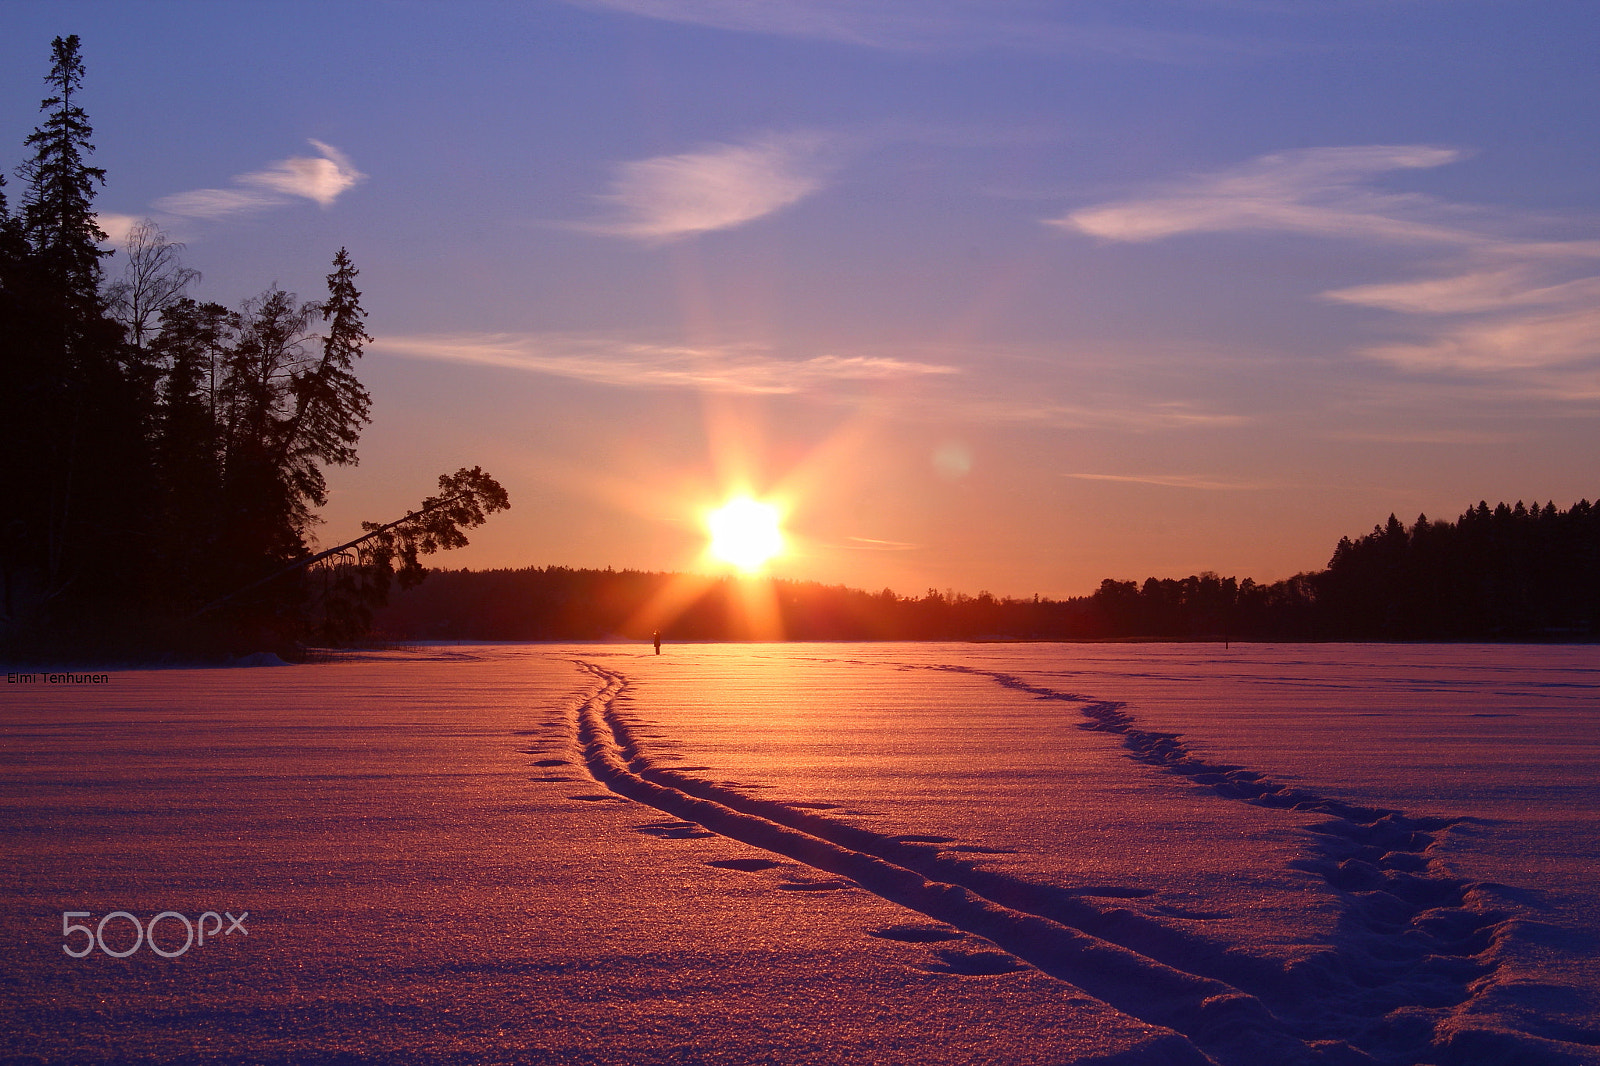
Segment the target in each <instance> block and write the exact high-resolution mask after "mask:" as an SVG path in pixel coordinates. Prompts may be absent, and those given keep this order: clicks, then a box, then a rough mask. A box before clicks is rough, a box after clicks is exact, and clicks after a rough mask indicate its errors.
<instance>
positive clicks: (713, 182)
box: [579, 133, 834, 243]
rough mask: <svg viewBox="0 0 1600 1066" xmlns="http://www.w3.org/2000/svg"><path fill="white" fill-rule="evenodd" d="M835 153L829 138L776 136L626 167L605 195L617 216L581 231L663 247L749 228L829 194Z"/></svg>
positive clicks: (637, 162) (589, 225) (792, 135)
mask: <svg viewBox="0 0 1600 1066" xmlns="http://www.w3.org/2000/svg"><path fill="white" fill-rule="evenodd" d="M833 147H834V145H833V142H832V141H831V140H830V139H829V138H827V137H825V136H823V135H821V134H816V133H790V134H771V135H768V136H766V137H761V138H757V139H755V140H752V141H749V142H746V143H743V144H713V145H708V146H706V147H704V148H701V149H700V150H698V151H694V152H685V153H683V154H681V155H663V156H655V157H654V158H651V159H640V160H635V161H633V162H629V163H623V164H621V165H620V166H619V167H617V170H616V173H615V176H614V177H613V178H612V182H611V191H610V192H609V193H607V194H605V195H603V196H602V197H600V199H601V200H602V201H604V202H606V203H607V204H609V205H610V206H611V208H612V209H613V217H612V218H611V219H608V220H602V221H598V222H592V223H582V224H580V225H579V228H582V229H587V230H589V231H591V232H595V233H603V234H608V235H611V236H617V237H632V238H635V239H638V240H644V241H648V242H656V243H659V242H664V241H671V240H676V239H678V238H682V237H688V236H691V235H694V234H698V233H708V232H711V231H712V230H721V229H730V228H732V227H734V226H741V225H743V224H745V223H746V222H753V221H755V220H756V219H758V218H764V217H765V216H767V215H770V214H772V213H774V212H776V211H779V210H782V209H783V208H785V207H788V206H790V205H792V204H795V203H798V202H799V201H801V200H803V199H805V198H806V197H807V196H810V195H811V194H812V193H815V192H817V191H818V190H819V189H821V188H822V187H823V185H824V184H826V181H827V178H828V176H829V174H830V173H831V172H832V170H833V168H834V162H833V158H832V157H833V151H832V149H833Z"/></svg>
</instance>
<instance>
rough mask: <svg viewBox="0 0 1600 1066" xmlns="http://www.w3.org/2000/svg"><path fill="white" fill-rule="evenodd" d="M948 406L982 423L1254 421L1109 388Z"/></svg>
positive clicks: (1074, 425)
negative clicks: (1087, 394)
mask: <svg viewBox="0 0 1600 1066" xmlns="http://www.w3.org/2000/svg"><path fill="white" fill-rule="evenodd" d="M945 410H946V412H947V413H948V414H950V415H953V416H958V417H962V418H966V419H970V420H972V421H977V422H1013V423H1022V424H1036V425H1044V426H1053V427H1055V428H1057V429H1095V430H1117V431H1126V432H1132V433H1147V432H1152V431H1157V430H1174V429H1223V428H1227V427H1232V426H1242V425H1245V424H1246V423H1248V422H1250V421H1251V419H1250V418H1248V417H1246V416H1244V415H1238V414H1232V413H1229V412H1225V411H1213V410H1207V409H1205V408H1203V407H1200V406H1199V405H1197V404H1193V403H1190V402H1187V401H1183V400H1151V399H1147V398H1143V397H1139V396H1136V395H1130V394H1127V393H1105V394H1103V395H1100V396H1097V397H1094V398H1092V399H1088V400H1085V401H1083V402H1077V403H1063V402H1060V401H1057V400H1053V399H1050V398H1049V397H1047V396H1040V395H1037V390H1035V394H1034V395H1031V396H1025V395H1021V394H1013V395H1007V396H996V397H978V396H961V397H955V398H952V399H951V400H950V401H949V402H948V406H947V408H946V409H945Z"/></svg>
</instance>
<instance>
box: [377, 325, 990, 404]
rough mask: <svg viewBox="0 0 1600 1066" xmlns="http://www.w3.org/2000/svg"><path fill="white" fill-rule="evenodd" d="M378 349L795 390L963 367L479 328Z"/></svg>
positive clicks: (396, 340)
mask: <svg viewBox="0 0 1600 1066" xmlns="http://www.w3.org/2000/svg"><path fill="white" fill-rule="evenodd" d="M373 350H374V351H381V352H388V353H390V354H393V355H403V356H408V357H411V358H418V359H441V360H445V361H448V362H457V363H473V364H477V365H479V366H495V367H505V368H508V369H512V370H524V371H528V372H530V373H538V374H554V375H556V376H558V377H565V378H572V379H575V380H579V381H590V382H594V383H596V384H601V385H614V386H622V387H628V388H693V389H701V390H706V391H710V392H731V393H755V394H775V395H782V394H793V393H803V392H811V391H815V390H819V389H823V388H825V387H828V386H834V385H838V384H840V383H848V382H883V381H893V380H906V379H914V378H922V377H930V376H933V377H939V376H944V375H950V374H956V373H959V371H958V370H957V368H955V367H952V366H942V365H938V364H934V363H922V362H915V361H911V360H905V359H894V358H886V357H882V356H866V355H814V356H811V357H809V358H803V359H786V358H783V357H781V356H779V355H777V354H775V353H773V352H772V351H770V350H768V349H765V348H762V347H759V346H756V345H725V346H721V347H688V346H672V345H661V344H648V343H641V342H638V341H630V340H622V339H618V338H615V337H608V336H603V335H586V334H542V335H539V334H507V333H500V334H474V335H463V336H448V337H380V338H379V339H378V340H377V341H376V342H374V344H373Z"/></svg>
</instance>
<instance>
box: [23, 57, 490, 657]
mask: <svg viewBox="0 0 1600 1066" xmlns="http://www.w3.org/2000/svg"><path fill="white" fill-rule="evenodd" d="M51 58H52V65H51V70H50V73H49V75H48V76H47V78H46V84H47V85H48V86H49V90H50V94H51V95H49V96H48V97H47V98H46V99H45V100H44V101H43V103H42V104H41V105H40V108H41V111H43V113H44V119H43V121H42V122H41V123H40V125H39V126H38V127H37V128H36V129H35V130H34V132H33V133H32V134H31V135H30V136H29V137H28V138H27V142H26V145H27V148H28V149H29V152H30V154H29V156H28V158H27V159H26V160H25V161H24V162H23V164H22V165H21V167H19V168H18V176H19V177H20V178H21V180H22V183H23V186H24V191H23V196H22V201H21V204H20V205H19V208H18V209H17V210H16V211H12V210H11V209H10V207H9V205H8V203H7V200H6V197H5V188H4V179H3V178H0V402H3V404H4V410H5V418H4V429H3V433H4V437H3V442H0V443H3V447H0V493H3V500H4V504H3V507H4V510H3V512H0V652H4V653H6V654H8V655H11V656H36V655H59V654H63V653H66V654H76V655H86V654H88V655H93V654H107V653H110V654H139V655H145V654H151V653H162V652H189V653H194V652H200V653H223V652H238V651H256V650H264V649H272V650H278V651H280V653H292V652H293V650H294V649H295V648H296V647H297V646H299V645H300V644H301V643H302V642H304V641H308V640H337V639H341V638H345V637H349V636H353V635H355V634H357V633H359V632H361V631H362V630H363V629H364V626H365V622H366V620H367V617H368V614H369V612H370V610H371V609H372V607H374V606H376V605H377V604H379V603H381V602H382V601H383V599H384V596H385V594H386V592H387V590H388V587H389V584H390V581H391V580H392V579H394V578H395V577H397V576H398V578H399V579H400V581H401V582H402V584H404V583H414V582H415V581H418V580H420V579H421V576H422V575H423V573H424V569H423V568H422V567H421V565H420V564H419V563H418V562H417V555H418V554H419V553H426V552H428V551H432V550H435V549H436V548H440V547H453V546H456V545H457V544H461V543H465V538H464V537H463V536H462V535H461V532H460V531H461V529H463V528H467V527H470V526H473V525H476V524H477V523H479V522H481V521H483V518H484V516H485V515H486V514H487V513H488V512H491V511H494V510H498V509H500V508H502V507H504V506H506V500H505V493H504V492H503V490H501V489H500V487H499V486H498V485H496V484H495V483H494V482H493V481H492V480H491V479H489V478H488V477H487V476H486V475H484V474H483V473H482V471H480V470H477V469H476V468H474V469H473V470H470V471H469V470H463V471H460V472H458V473H457V474H456V475H453V476H450V477H446V478H441V479H440V489H441V493H440V495H439V496H437V497H430V498H429V499H428V500H425V501H424V503H423V506H422V507H420V508H418V510H417V511H416V512H413V513H412V514H411V515H408V516H406V518H405V519H403V520H401V521H399V522H395V523H390V524H389V525H387V526H378V525H375V524H370V523H369V524H365V530H366V535H365V536H363V537H361V538H357V540H355V541H352V542H351V543H349V544H346V545H342V546H341V548H340V550H335V551H333V552H324V553H314V552H313V549H312V546H311V532H312V529H313V527H314V526H315V524H316V523H317V521H318V518H317V510H318V508H320V507H322V506H323V505H324V504H325V503H326V502H327V482H326V478H325V475H324V470H325V469H326V468H327V467H329V466H339V465H348V464H353V463H354V462H355V461H356V445H357V443H358V441H359V439H360V436H361V430H362V428H363V427H364V426H366V424H367V423H368V422H369V421H370V417H369V409H370V399H369V397H368V395H367V392H366V389H365V388H363V387H362V385H361V383H360V381H359V380H358V379H357V378H356V376H355V364H356V361H357V360H358V359H359V358H360V357H361V353H362V349H363V346H364V345H365V344H366V343H367V342H368V341H369V340H370V339H371V338H370V337H368V336H367V333H366V329H365V326H364V325H363V319H364V318H365V316H366V311H365V310H364V309H363V308H362V306H361V293H360V291H359V290H358V289H357V288H356V285H355V279H356V276H357V271H356V269H355V267H354V265H353V264H352V262H351V259H350V256H349V254H348V253H347V252H346V250H345V249H343V248H341V249H340V250H339V252H338V254H337V255H336V256H335V257H334V259H333V269H332V271H331V272H330V273H329V274H328V275H327V294H326V296H325V297H324V298H322V299H319V300H313V301H305V302H302V301H300V300H299V299H298V298H297V297H296V296H295V295H294V294H293V293H289V292H284V291H283V290H281V289H279V288H277V287H276V286H273V287H271V288H269V289H267V290H266V291H265V292H263V293H261V294H260V295H259V296H256V297H254V298H252V299H248V300H245V301H244V302H243V303H242V304H240V305H239V306H238V307H236V308H228V307H224V306H222V305H220V304H216V303H200V302H197V301H196V300H194V299H191V298H190V297H188V296H187V295H186V294H185V293H186V290H187V288H188V287H189V286H190V285H191V284H192V283H193V282H194V281H195V280H196V279H197V278H198V277H199V275H198V273H197V272H196V271H194V270H192V269H189V268H188V267H186V266H184V265H183V263H182V261H181V259H180V256H179V252H180V250H181V246H180V245H177V244H174V243H171V242H169V241H167V240H166V239H165V238H164V237H163V236H162V234H161V232H160V231H159V229H157V228H156V227H155V225H154V224H153V223H149V222H145V223H143V224H140V225H138V226H137V227H135V228H134V229H133V231H132V233H131V235H130V236H129V238H128V240H127V241H126V244H125V252H126V254H125V257H124V260H123V262H124V269H123V270H122V271H121V272H120V274H119V276H117V277H115V278H108V277H107V276H106V270H105V265H104V262H103V261H104V260H106V259H107V257H109V256H111V255H112V254H113V252H112V250H110V249H108V248H107V247H105V245H106V244H107V243H108V238H107V235H106V233H105V232H104V231H102V230H101V228H100V226H99V224H98V222H97V219H96V216H95V213H94V210H93V201H94V195H95V191H96V189H97V187H99V186H100V185H102V184H103V183H104V181H105V171H104V170H102V169H100V168H97V167H92V166H90V165H89V164H88V159H89V156H90V155H91V153H92V152H93V150H94V146H93V145H92V144H91V143H90V137H91V135H92V133H93V130H92V128H91V126H90V124H89V121H88V118H87V116H86V114H85V112H84V110H83V108H82V107H81V106H80V104H79V99H80V96H81V87H82V83H83V77H84V67H83V63H82V60H81V58H80V56H79V42H78V39H77V37H75V36H74V37H65V38H61V37H58V38H56V39H55V41H54V42H53V44H52V51H51ZM312 564H318V565H315V566H313V565H312Z"/></svg>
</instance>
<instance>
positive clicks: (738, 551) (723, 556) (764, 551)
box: [706, 496, 783, 570]
mask: <svg viewBox="0 0 1600 1066" xmlns="http://www.w3.org/2000/svg"><path fill="white" fill-rule="evenodd" d="M778 519H779V514H778V509H777V508H776V507H774V506H773V505H772V504H770V503H761V502H760V501H758V500H752V499H751V498H750V497H748V496H740V497H738V498H737V499H733V500H729V501H728V502H727V503H725V504H723V505H722V506H721V507H719V508H717V509H716V510H715V511H712V512H711V513H710V514H708V515H706V527H707V528H708V529H710V531H711V545H710V547H709V548H707V549H706V550H707V551H708V552H709V553H710V554H711V556H712V557H713V558H716V559H720V560H722V561H723V562H725V563H729V564H731V565H733V566H736V567H738V568H739V569H740V570H759V569H761V568H762V566H764V565H766V563H767V561H768V560H769V559H771V558H772V557H773V556H775V555H777V554H778V553H779V552H781V551H783V533H782V532H781V531H780V530H779V529H778Z"/></svg>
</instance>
